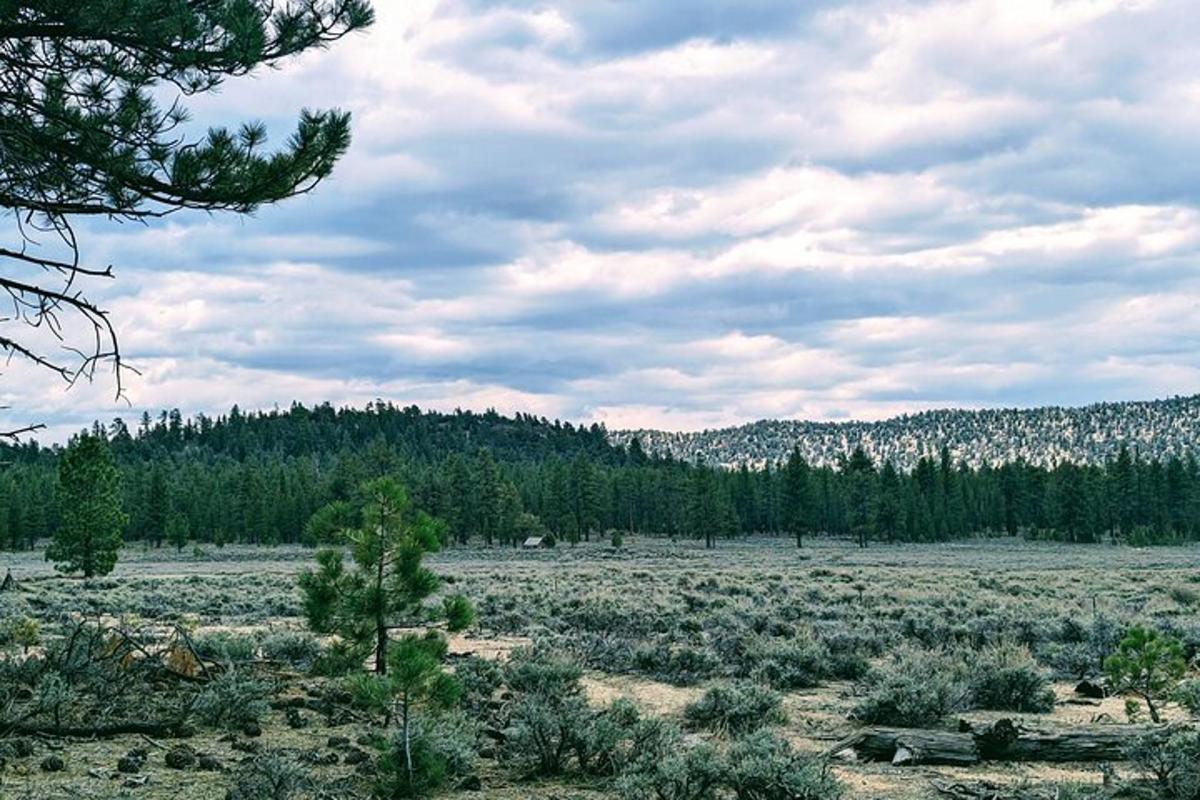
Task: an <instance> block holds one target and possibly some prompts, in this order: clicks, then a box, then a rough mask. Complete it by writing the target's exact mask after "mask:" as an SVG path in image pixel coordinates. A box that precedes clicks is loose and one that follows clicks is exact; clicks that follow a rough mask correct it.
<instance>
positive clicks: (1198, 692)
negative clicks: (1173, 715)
mask: <svg viewBox="0 0 1200 800" xmlns="http://www.w3.org/2000/svg"><path fill="white" fill-rule="evenodd" d="M1173 697H1174V700H1175V702H1176V703H1179V705H1181V706H1183V708H1184V710H1185V711H1187V712H1188V713H1189V714H1191V715H1192V716H1193V717H1200V679H1197V678H1193V679H1192V680H1189V681H1184V682H1183V683H1181V684H1179V686H1177V687H1175V694H1174V695H1173Z"/></svg>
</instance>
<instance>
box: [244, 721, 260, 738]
mask: <svg viewBox="0 0 1200 800" xmlns="http://www.w3.org/2000/svg"><path fill="white" fill-rule="evenodd" d="M242 735H243V736H251V737H254V736H262V727H261V726H260V725H259V724H258V723H257V722H253V721H251V722H247V723H246V724H245V725H243V726H242Z"/></svg>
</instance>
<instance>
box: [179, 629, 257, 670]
mask: <svg viewBox="0 0 1200 800" xmlns="http://www.w3.org/2000/svg"><path fill="white" fill-rule="evenodd" d="M192 644H193V645H195V648H196V654H197V655H198V656H200V657H201V658H205V659H208V660H210V661H221V662H224V663H226V664H239V663H245V662H247V661H253V660H254V655H255V653H256V652H257V651H258V642H257V641H256V640H255V638H254V637H253V636H246V635H244V634H240V633H229V632H228V631H213V632H212V633H204V634H201V635H199V636H196V637H195V638H194V639H193V642H192Z"/></svg>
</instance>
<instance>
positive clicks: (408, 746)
mask: <svg viewBox="0 0 1200 800" xmlns="http://www.w3.org/2000/svg"><path fill="white" fill-rule="evenodd" d="M403 702H404V705H403V706H402V713H403V714H404V763H405V765H406V766H407V767H408V785H409V787H410V788H411V787H412V786H413V762H412V738H411V735H410V728H409V724H408V692H407V691H405V692H404V701H403Z"/></svg>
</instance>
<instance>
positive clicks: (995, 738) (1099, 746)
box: [959, 719, 1166, 764]
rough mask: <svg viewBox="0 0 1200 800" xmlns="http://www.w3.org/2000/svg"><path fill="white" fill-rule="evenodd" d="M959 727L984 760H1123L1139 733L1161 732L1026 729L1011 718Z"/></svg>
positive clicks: (1120, 728)
mask: <svg viewBox="0 0 1200 800" xmlns="http://www.w3.org/2000/svg"><path fill="white" fill-rule="evenodd" d="M959 727H960V730H963V731H964V732H967V733H969V734H970V735H971V736H973V737H974V738H975V743H976V746H977V747H978V748H979V753H980V756H981V757H982V758H983V760H985V761H1041V762H1046V763H1057V764H1061V763H1071V762H1082V761H1087V762H1100V761H1124V760H1125V748H1126V747H1127V746H1128V745H1129V743H1130V742H1132V741H1133V740H1134V739H1136V738H1137V737H1139V736H1143V735H1145V734H1148V733H1149V734H1154V733H1158V734H1162V735H1165V733H1166V732H1165V730H1164V729H1163V728H1160V727H1156V726H1153V725H1088V726H1086V727H1076V728H1026V727H1024V726H1022V725H1019V724H1016V723H1014V722H1013V721H1012V720H1009V719H1001V720H996V721H995V722H989V723H983V724H980V723H971V722H967V721H963V722H961V723H960V725H959Z"/></svg>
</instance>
